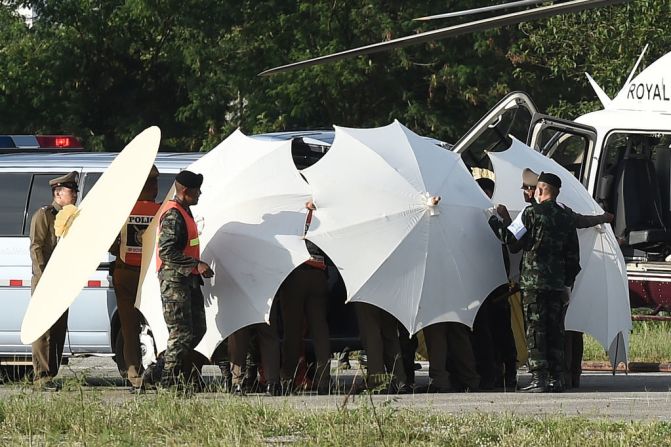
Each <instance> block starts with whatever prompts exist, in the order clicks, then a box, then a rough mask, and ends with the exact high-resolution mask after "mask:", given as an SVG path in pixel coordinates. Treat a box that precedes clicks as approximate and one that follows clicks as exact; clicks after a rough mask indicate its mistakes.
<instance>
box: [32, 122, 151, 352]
mask: <svg viewBox="0 0 671 447" xmlns="http://www.w3.org/2000/svg"><path fill="white" fill-rule="evenodd" d="M160 142H161V130H160V129H159V128H158V127H155V126H154V127H150V128H147V129H145V130H144V131H143V132H141V133H140V134H138V135H137V136H136V137H135V138H134V139H133V141H131V142H130V143H128V145H127V146H126V147H125V148H124V149H123V150H122V151H121V152H120V153H119V155H117V156H116V158H115V159H114V161H113V162H112V164H110V166H109V167H108V168H107V169H106V170H105V172H104V173H103V175H102V177H100V179H99V180H98V181H97V182H96V184H95V185H94V186H93V188H92V189H91V190H90V191H89V192H88V194H87V195H86V197H85V198H84V199H83V200H82V201H81V203H80V204H79V208H78V209H77V212H76V214H75V217H74V218H73V220H72V224H71V226H70V228H69V230H68V231H67V233H65V234H64V235H63V236H62V237H61V238H60V240H59V242H58V244H57V245H56V249H55V250H54V252H53V254H52V255H51V258H50V259H49V263H48V264H47V267H46V269H45V270H44V274H43V275H42V277H41V279H40V282H39V284H38V285H37V287H36V288H35V292H34V293H33V296H32V298H31V300H30V303H29V305H28V310H27V311H26V314H25V315H24V317H23V324H22V325H21V341H22V342H23V343H31V342H33V341H35V340H36V339H37V338H39V337H40V336H41V335H42V334H43V333H44V332H45V331H46V330H47V329H49V327H50V326H51V325H52V324H54V323H55V322H56V320H58V318H59V317H60V316H61V315H62V314H63V312H65V311H66V310H67V308H68V307H69V306H70V304H72V302H73V301H74V300H75V299H76V298H77V295H79V292H81V290H82V288H83V287H84V286H85V285H86V282H87V280H88V278H89V276H90V275H91V274H92V273H93V272H95V270H96V268H97V267H98V265H99V264H100V257H101V256H102V255H103V254H105V253H106V252H107V251H108V250H109V247H110V245H112V242H113V241H114V238H116V237H117V235H118V234H119V230H120V229H121V227H122V226H123V224H124V221H125V220H126V219H127V218H128V214H130V211H131V209H132V208H133V205H134V204H135V201H136V200H137V196H138V195H139V194H140V191H141V190H142V187H143V186H144V184H145V181H146V180H147V175H148V174H149V170H150V169H151V166H152V163H153V162H154V159H155V158H156V153H157V152H158V146H159V143H160ZM119 185H123V187H120V186H119Z"/></svg>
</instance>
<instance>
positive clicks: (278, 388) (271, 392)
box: [266, 382, 283, 396]
mask: <svg viewBox="0 0 671 447" xmlns="http://www.w3.org/2000/svg"><path fill="white" fill-rule="evenodd" d="M282 394H283V393H282V385H280V384H279V383H277V382H274V383H269V384H268V385H267V386H266V396H281V395H282Z"/></svg>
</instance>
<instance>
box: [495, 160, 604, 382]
mask: <svg viewBox="0 0 671 447" xmlns="http://www.w3.org/2000/svg"><path fill="white" fill-rule="evenodd" d="M538 177H539V176H538V174H536V173H535V172H534V171H532V170H531V169H528V168H527V169H525V170H524V171H523V173H522V190H523V195H524V201H525V202H527V203H528V204H529V205H530V206H535V205H536V201H535V199H534V193H535V191H536V185H537V183H538ZM557 204H558V205H559V206H560V207H561V208H563V209H564V210H565V211H566V212H567V213H568V214H569V215H570V216H571V220H572V221H573V224H574V226H575V228H576V229H581V228H589V227H593V226H596V225H599V224H604V223H610V222H612V221H613V217H614V216H613V215H612V214H611V213H608V212H604V213H602V214H598V215H584V214H579V213H576V212H575V211H573V210H572V209H571V208H569V207H567V206H566V205H564V204H562V203H559V202H558V203H557ZM496 211H497V213H498V214H499V216H500V217H501V220H499V219H498V218H497V217H496V216H492V217H491V218H490V220H489V224H490V226H491V227H492V229H493V230H494V232H495V233H496V235H497V236H498V237H499V239H501V241H503V242H505V243H506V244H507V246H508V249H509V250H510V251H511V252H513V253H516V252H518V251H519V250H521V249H523V244H524V242H525V238H522V239H521V240H520V241H518V240H516V239H515V238H514V237H510V236H511V235H510V233H509V232H508V231H507V230H506V228H507V227H508V226H509V225H510V223H511V219H510V214H509V213H508V210H507V209H506V207H505V206H504V205H498V206H497V209H496ZM508 262H509V261H508ZM570 262H572V263H573V264H574V267H573V269H575V270H576V271H580V265H579V264H580V258H579V247H578V249H576V253H575V257H574V258H572V259H570ZM506 268H508V265H506ZM520 271H522V265H521V266H520ZM576 274H577V273H576ZM574 280H575V277H568V278H567V279H566V283H565V284H564V285H565V288H564V292H565V296H564V297H563V299H562V301H563V302H564V306H563V308H562V318H561V320H562V323H563V321H564V317H565V316H566V311H567V309H568V302H569V298H570V290H571V289H572V288H573V282H574ZM582 351H583V342H582V333H581V332H575V331H565V334H564V378H563V379H564V380H563V382H560V381H558V380H555V381H551V382H550V385H551V387H552V390H553V391H557V392H559V391H561V390H563V389H564V388H566V387H568V388H571V387H578V386H579V384H580V374H581V372H582V370H581V363H582Z"/></svg>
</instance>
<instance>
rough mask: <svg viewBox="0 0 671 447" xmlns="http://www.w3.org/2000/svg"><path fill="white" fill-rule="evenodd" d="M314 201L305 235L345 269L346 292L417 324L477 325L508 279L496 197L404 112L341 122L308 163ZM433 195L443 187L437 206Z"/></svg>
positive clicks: (410, 324) (413, 329) (350, 298)
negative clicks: (405, 120) (410, 125)
mask: <svg viewBox="0 0 671 447" xmlns="http://www.w3.org/2000/svg"><path fill="white" fill-rule="evenodd" d="M303 174H304V175H305V177H306V178H307V180H308V182H309V183H310V186H311V187H312V190H313V197H314V201H315V204H316V205H317V210H316V211H315V213H314V217H313V220H312V225H311V226H310V229H309V231H308V234H307V238H308V239H310V240H311V241H312V242H314V243H315V244H317V245H318V246H319V247H320V248H321V249H322V250H324V251H325V252H326V253H327V254H328V256H329V257H330V258H331V259H332V260H333V262H334V263H335V264H336V266H337V267H338V268H339V270H340V273H341V274H342V276H343V279H344V281H345V285H346V287H347V299H348V301H363V302H367V303H370V304H373V305H375V306H377V307H380V308H382V309H384V310H386V311H388V312H389V313H391V314H392V315H394V316H395V317H396V318H398V319H399V320H400V321H401V323H403V325H404V326H405V327H406V328H407V329H408V331H410V333H415V332H417V331H418V330H420V329H422V328H423V327H426V326H429V325H431V324H432V323H437V322H443V321H456V322H461V323H464V324H467V325H469V326H471V325H472V323H473V320H474V318H475V315H476V313H477V311H478V308H479V306H480V304H481V303H482V301H483V300H484V298H485V297H486V296H487V295H488V294H489V293H490V292H491V291H492V290H493V289H494V288H496V287H497V286H499V285H501V284H503V283H505V282H506V275H505V269H504V265H503V260H502V256H501V245H500V243H499V242H498V240H497V239H496V238H495V237H494V235H493V233H492V231H491V230H490V228H489V226H488V225H487V216H486V214H485V210H486V209H488V208H490V207H491V203H490V201H489V200H488V199H487V197H486V196H485V194H484V193H483V192H482V191H481V190H480V188H479V187H478V185H477V184H476V183H475V181H474V180H473V178H472V176H471V175H470V174H469V172H468V170H467V169H466V167H465V165H464V164H463V162H462V161H461V159H460V158H459V156H458V155H456V154H454V153H452V152H450V151H448V150H445V149H443V148H440V147H438V146H436V145H434V144H433V143H431V142H430V141H428V140H425V139H424V138H422V137H420V136H419V135H416V134H415V133H413V132H412V131H410V130H409V129H407V128H406V127H404V126H403V125H401V124H400V123H398V122H397V121H395V122H394V123H392V124H390V125H388V126H385V127H379V128H374V129H348V128H343V127H336V137H335V141H334V143H333V146H332V147H331V149H330V150H329V152H328V153H327V154H326V155H325V156H324V158H323V159H322V160H320V161H319V162H318V163H316V164H315V165H313V166H311V167H310V168H308V169H306V170H304V171H303ZM431 196H441V197H442V200H441V201H440V202H439V204H438V205H437V206H435V207H433V206H430V205H429V204H428V199H429V198H430V197H431Z"/></svg>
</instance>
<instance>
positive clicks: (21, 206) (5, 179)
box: [0, 173, 32, 236]
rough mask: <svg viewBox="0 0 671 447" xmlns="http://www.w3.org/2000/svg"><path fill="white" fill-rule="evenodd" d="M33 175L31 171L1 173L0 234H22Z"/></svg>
mask: <svg viewBox="0 0 671 447" xmlns="http://www.w3.org/2000/svg"><path fill="white" fill-rule="evenodd" d="M31 177H32V175H31V174H29V173H6V174H5V173H3V174H0V203H2V208H0V235H2V236H19V235H21V233H22V230H23V222H24V220H25V212H26V202H27V201H28V191H30V180H31Z"/></svg>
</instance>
